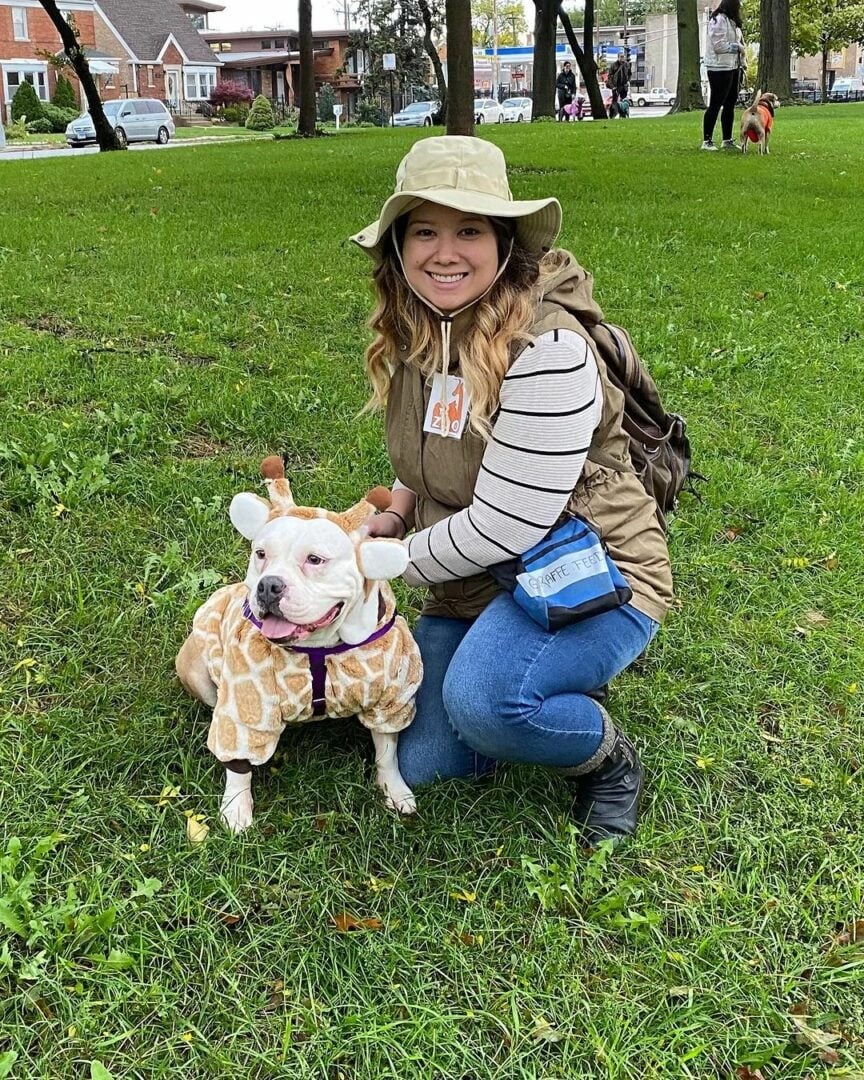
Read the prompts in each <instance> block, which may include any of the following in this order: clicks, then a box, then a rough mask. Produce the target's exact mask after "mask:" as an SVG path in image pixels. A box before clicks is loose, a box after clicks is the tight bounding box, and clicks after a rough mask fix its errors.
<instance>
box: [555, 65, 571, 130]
mask: <svg viewBox="0 0 864 1080" xmlns="http://www.w3.org/2000/svg"><path fill="white" fill-rule="evenodd" d="M555 92H556V94H557V95H558V119H559V121H560V120H567V119H568V115H567V113H566V112H565V111H564V110H565V108H566V107H567V106H568V105H569V104H570V103H571V101H572V100H573V98H574V97H575V96H576V75H575V74H574V72H573V68H572V67H571V66H570V61H569V60H565V61H564V66H563V67H562V68H561V70H560V72H559V73H558V78H557V79H556V80H555Z"/></svg>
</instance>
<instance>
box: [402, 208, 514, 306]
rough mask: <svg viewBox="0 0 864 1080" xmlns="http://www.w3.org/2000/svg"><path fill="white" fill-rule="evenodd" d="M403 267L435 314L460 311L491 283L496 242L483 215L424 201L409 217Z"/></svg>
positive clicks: (488, 222)
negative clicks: (436, 311)
mask: <svg viewBox="0 0 864 1080" xmlns="http://www.w3.org/2000/svg"><path fill="white" fill-rule="evenodd" d="M402 263H403V266H404V268H405V276H406V278H407V279H408V284H409V285H411V287H412V288H413V289H414V290H415V291H416V292H417V293H419V295H420V296H421V297H423V299H424V300H427V301H428V302H429V303H430V304H433V305H434V306H435V307H436V308H438V310H439V311H444V312H451V311H459V310H461V309H462V308H464V307H467V306H468V305H469V304H472V303H473V302H474V301H475V300H477V299H479V297H481V296H482V295H483V294H484V293H485V292H486V290H487V289H488V288H489V286H490V285H491V284H492V282H493V281H494V280H495V275H496V274H497V273H498V238H497V236H496V234H495V229H494V227H493V225H492V222H491V221H490V220H489V218H488V217H482V216H481V217H477V216H472V215H471V214H466V213H464V212H463V211H461V210H453V209H451V208H450V207H448V206H436V205H435V204H434V203H429V202H426V203H423V205H422V206H419V207H417V208H416V209H415V210H412V211H411V213H410V214H409V215H408V225H407V228H406V230H405V239H404V241H403V244H402Z"/></svg>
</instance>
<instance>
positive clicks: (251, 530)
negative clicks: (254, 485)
mask: <svg viewBox="0 0 864 1080" xmlns="http://www.w3.org/2000/svg"><path fill="white" fill-rule="evenodd" d="M270 510H271V507H270V503H268V502H267V501H266V500H265V499H262V498H260V497H259V496H258V495H253V493H252V492H251V491H241V492H240V493H239V494H238V495H235V496H234V498H233V499H232V500H231V506H230V508H229V510H228V516H229V517H230V518H231V524H232V525H233V526H234V528H235V529H236V530H237V532H239V533H240V535H241V536H245V537H246V539H247V540H252V539H254V538H255V537H256V536H257V535H258V532H259V531H260V529H261V526H262V525H263V524H264V522H265V521H266V520H267V518H268V517H269V516H270Z"/></svg>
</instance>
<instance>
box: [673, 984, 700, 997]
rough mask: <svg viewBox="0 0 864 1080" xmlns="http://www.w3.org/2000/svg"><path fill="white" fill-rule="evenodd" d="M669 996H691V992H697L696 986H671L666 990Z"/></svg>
mask: <svg viewBox="0 0 864 1080" xmlns="http://www.w3.org/2000/svg"><path fill="white" fill-rule="evenodd" d="M666 993H667V994H668V995H669V997H674V998H689V997H690V996H691V994H695V993H696V987H695V986H670V987H669V989H668V990H667V991H666Z"/></svg>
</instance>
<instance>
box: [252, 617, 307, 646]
mask: <svg viewBox="0 0 864 1080" xmlns="http://www.w3.org/2000/svg"><path fill="white" fill-rule="evenodd" d="M261 633H262V634H263V635H264V637H266V638H269V639H270V640H271V641H282V640H283V639H284V638H291V639H292V640H296V639H299V638H304V637H306V636H307V635H308V633H309V628H308V627H306V626H300V625H299V624H298V623H293V622H289V621H288V620H287V619H283V618H281V617H280V616H279V615H265V616H264V618H263V619H262V620H261Z"/></svg>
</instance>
